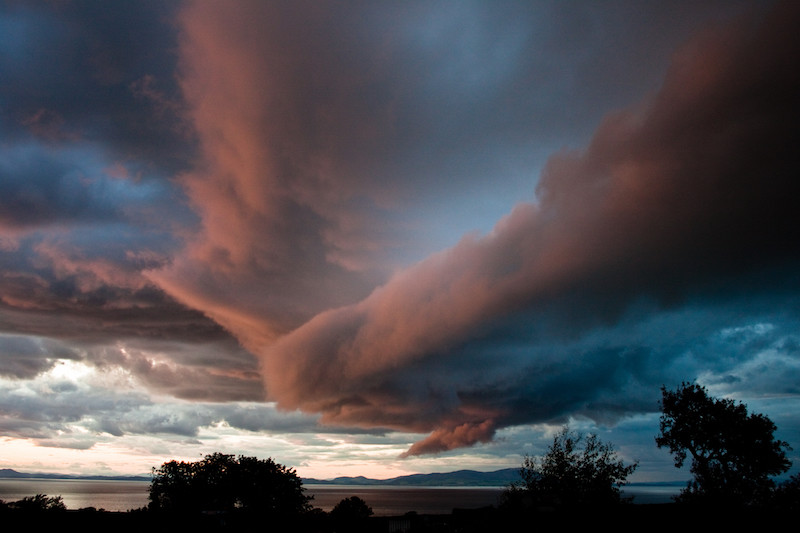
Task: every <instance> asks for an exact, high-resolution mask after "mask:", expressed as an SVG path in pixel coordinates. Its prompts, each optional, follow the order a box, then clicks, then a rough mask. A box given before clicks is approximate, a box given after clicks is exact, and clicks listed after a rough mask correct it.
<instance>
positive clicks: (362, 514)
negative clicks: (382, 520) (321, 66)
mask: <svg viewBox="0 0 800 533" xmlns="http://www.w3.org/2000/svg"><path fill="white" fill-rule="evenodd" d="M370 516H372V507H370V506H369V505H367V502H365V501H364V500H362V499H361V498H359V497H358V496H350V497H349V498H345V499H343V500H342V501H340V502H339V503H337V504H336V506H335V507H334V508H333V509H332V510H331V517H332V518H334V519H337V520H339V519H344V520H348V521H349V520H364V519H366V518H369V517H370Z"/></svg>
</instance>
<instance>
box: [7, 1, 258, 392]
mask: <svg viewBox="0 0 800 533" xmlns="http://www.w3.org/2000/svg"><path fill="white" fill-rule="evenodd" d="M176 7H177V5H173V4H164V3H161V2H137V3H122V4H120V3H105V2H61V3H57V4H49V3H15V2H11V3H6V4H4V6H3V7H2V8H1V9H0V24H1V25H2V28H3V30H4V31H3V32H2V37H0V48H2V50H3V53H2V54H0V72H2V73H3V74H2V79H3V81H2V83H0V110H2V111H0V134H2V144H1V145H0V177H1V178H2V179H0V265H1V266H2V272H0V328H1V329H2V331H5V332H9V333H10V335H9V336H8V337H4V343H3V345H2V347H0V360H1V361H2V362H1V363H0V365H2V368H3V373H4V374H5V375H7V376H9V377H16V378H26V379H30V378H32V377H34V376H35V375H36V374H38V373H41V372H43V371H46V370H49V369H51V368H52V367H53V364H54V362H55V361H57V360H58V359H59V358H63V357H62V355H63V354H61V353H60V352H59V350H61V351H67V352H69V354H70V357H69V358H72V359H77V360H81V361H84V362H93V363H95V364H98V365H105V364H108V357H110V355H109V354H112V353H114V352H118V351H119V349H120V347H121V346H122V347H124V346H130V348H131V351H130V352H129V354H135V355H129V356H128V357H117V358H116V359H115V364H119V365H122V366H125V365H129V367H130V368H129V371H130V372H132V373H133V374H135V375H136V376H138V378H139V379H141V381H142V383H145V384H147V385H149V386H151V387H153V388H154V389H155V390H158V391H159V392H162V393H172V394H174V395H175V396H177V397H180V398H191V399H195V400H200V399H209V400H212V399H224V400H231V399H260V398H262V397H263V391H262V386H261V385H260V383H259V381H258V378H257V375H256V374H255V368H254V359H253V357H252V356H251V355H250V354H247V353H246V352H244V351H242V350H241V349H240V348H239V347H238V345H237V344H236V342H235V341H232V339H231V338H230V336H229V335H228V334H227V333H226V332H225V331H224V330H222V328H220V327H219V326H218V325H217V324H215V323H213V322H212V321H211V320H209V319H208V318H207V317H205V316H204V315H203V314H202V313H200V312H197V311H194V310H191V309H188V308H186V307H185V306H183V305H181V304H178V303H176V302H175V301H174V300H172V299H171V298H170V297H168V296H166V295H165V294H164V293H163V292H162V291H161V290H160V289H158V288H157V287H156V286H154V285H153V284H152V283H151V282H150V281H149V280H147V279H146V278H145V277H144V276H143V275H142V272H143V271H145V270H147V269H152V268H157V267H161V266H163V265H164V264H165V263H166V262H167V261H168V260H169V257H170V254H171V253H172V250H173V249H174V248H175V247H176V245H177V244H178V243H179V242H180V235H179V233H177V232H178V231H179V230H180V229H181V228H185V227H190V226H191V225H192V224H193V223H194V217H193V216H192V214H191V212H190V211H189V210H188V209H186V207H185V206H184V205H183V204H182V202H181V198H182V195H181V194H180V191H179V190H176V189H175V188H174V185H173V183H172V182H171V178H172V176H173V175H174V174H175V173H176V172H178V171H179V170H180V169H181V168H183V166H184V165H185V162H186V161H187V160H188V158H191V157H192V151H193V149H192V143H191V139H190V135H189V134H188V133H187V132H188V130H187V128H186V127H185V124H184V122H183V119H182V117H181V109H180V108H181V99H180V95H179V93H178V91H177V84H176V80H175V78H174V72H175V61H176V55H175V33H174V31H173V27H172V26H171V24H172V19H173V16H174V9H175V8H176ZM11 339H13V341H14V342H13V343H12V342H11ZM165 340H167V341H169V342H171V343H174V344H173V345H172V346H171V347H170V349H169V350H161V349H160V348H161V347H163V342H164V341H165ZM181 343H183V344H181ZM26 347H27V349H25V348H26ZM56 348H58V349H56ZM179 348H180V349H179ZM214 349H216V350H220V351H221V352H222V353H224V354H225V355H224V356H219V357H216V358H215V357H213V356H212V355H211V352H212V350H214ZM148 350H150V351H148ZM154 350H155V351H156V353H155V354H154V353H153V351H154Z"/></svg>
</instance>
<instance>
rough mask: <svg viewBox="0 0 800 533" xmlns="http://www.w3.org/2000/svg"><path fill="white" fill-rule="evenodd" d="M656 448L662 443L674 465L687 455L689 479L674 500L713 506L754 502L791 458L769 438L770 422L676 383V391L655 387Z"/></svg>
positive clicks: (692, 386) (700, 389)
mask: <svg viewBox="0 0 800 533" xmlns="http://www.w3.org/2000/svg"><path fill="white" fill-rule="evenodd" d="M661 393H662V399H661V412H662V415H661V423H660V428H661V434H660V435H659V436H657V437H656V444H657V445H658V447H659V448H661V447H667V448H669V450H670V451H671V452H672V454H673V457H674V459H675V466H676V467H678V468H680V467H682V466H683V464H684V462H685V461H686V459H687V457H688V456H691V459H692V464H691V467H690V472H691V473H692V474H693V475H694V479H692V480H690V481H689V483H688V485H687V487H686V488H685V489H684V490H683V491H682V492H681V494H680V495H679V496H678V497H677V498H676V501H679V502H687V503H688V502H697V503H704V504H715V505H729V506H742V505H757V504H764V503H766V502H767V501H768V500H769V498H770V497H771V495H772V490H773V489H774V486H775V485H774V482H773V481H772V479H770V477H771V476H776V475H778V474H781V473H783V472H786V471H787V470H788V469H789V467H790V466H791V462H790V461H789V460H788V459H787V458H786V453H785V451H784V450H786V449H790V448H789V445H788V444H787V443H786V442H783V441H780V440H776V439H775V438H774V436H773V433H774V432H775V429H776V427H775V424H773V423H772V421H771V420H770V419H769V418H767V417H766V416H764V415H761V414H748V413H747V408H746V406H745V405H744V404H741V403H735V402H734V401H733V400H729V399H717V398H712V397H710V396H709V395H708V393H707V391H706V389H705V387H702V386H700V385H696V384H690V383H682V384H681V386H680V387H679V388H678V389H677V390H676V391H668V390H667V389H666V388H665V387H662V388H661Z"/></svg>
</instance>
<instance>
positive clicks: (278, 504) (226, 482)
mask: <svg viewBox="0 0 800 533" xmlns="http://www.w3.org/2000/svg"><path fill="white" fill-rule="evenodd" d="M310 500H311V498H310V497H309V496H306V495H305V494H304V489H303V484H302V481H301V479H300V478H299V477H297V475H296V474H295V472H294V470H292V469H289V468H287V467H285V466H283V465H281V464H278V463H276V462H274V461H273V460H272V459H271V458H270V459H266V460H261V459H257V458H255V457H243V456H242V457H239V458H238V459H236V458H234V456H233V455H226V454H221V453H215V454H212V455H207V456H206V457H205V458H204V459H202V460H201V461H196V462H188V463H187V462H178V461H169V462H167V463H164V464H163V465H161V467H160V468H158V469H155V468H154V469H153V479H152V482H151V483H150V504H149V508H150V509H151V510H157V511H182V512H198V511H226V512H232V511H246V512H249V513H258V514H270V515H289V516H291V515H298V514H301V513H303V512H305V511H307V510H309V509H310V505H309V501H310Z"/></svg>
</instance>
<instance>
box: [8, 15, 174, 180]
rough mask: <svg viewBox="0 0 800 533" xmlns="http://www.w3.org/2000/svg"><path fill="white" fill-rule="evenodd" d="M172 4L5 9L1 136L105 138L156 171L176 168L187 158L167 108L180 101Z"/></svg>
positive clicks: (91, 140) (107, 144)
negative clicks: (175, 74)
mask: <svg viewBox="0 0 800 533" xmlns="http://www.w3.org/2000/svg"><path fill="white" fill-rule="evenodd" d="M174 8H175V5H174V4H171V3H164V2H149V1H148V2H135V3H128V2H123V3H120V2H113V3H109V2H83V1H79V2H72V1H67V2H59V3H57V4H51V3H44V2H40V3H29V2H9V3H6V4H4V7H3V8H2V11H0V19H2V25H3V29H4V30H5V32H4V37H2V38H0V47H2V49H3V51H4V53H3V54H2V55H0V72H3V83H2V84H0V102H2V106H0V107H1V108H2V112H0V132H2V134H3V136H4V137H5V138H6V139H14V140H16V141H19V140H21V139H24V136H25V134H26V133H27V134H32V135H33V136H34V137H35V138H38V139H40V140H42V141H45V142H50V143H56V142H64V141H70V140H71V141H75V140H78V139H81V140H83V141H86V142H89V143H98V142H99V143H101V144H102V145H103V149H105V150H108V149H112V150H113V151H114V152H115V153H116V157H117V158H119V159H120V160H131V161H135V162H136V164H137V165H138V166H140V167H141V168H143V169H148V171H149V172H151V173H152V172H154V171H158V172H161V173H170V172H174V171H176V170H178V169H179V168H180V167H181V165H183V164H184V162H183V161H182V158H183V157H185V156H187V155H188V154H187V152H186V146H185V144H184V143H185V140H184V139H182V138H181V136H182V135H183V134H179V131H180V128H179V126H178V125H177V123H176V120H177V117H176V115H175V113H171V114H170V113H164V112H163V111H164V108H165V105H164V102H175V101H178V100H177V93H176V85H175V80H174V78H173V71H174V61H175V43H174V32H172V31H170V20H171V15H172V12H173V11H174ZM145 89H147V90H145ZM159 102H160V103H159ZM159 109H160V110H161V111H162V112H154V111H159ZM176 128H177V129H176ZM162 175H168V174H162Z"/></svg>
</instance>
